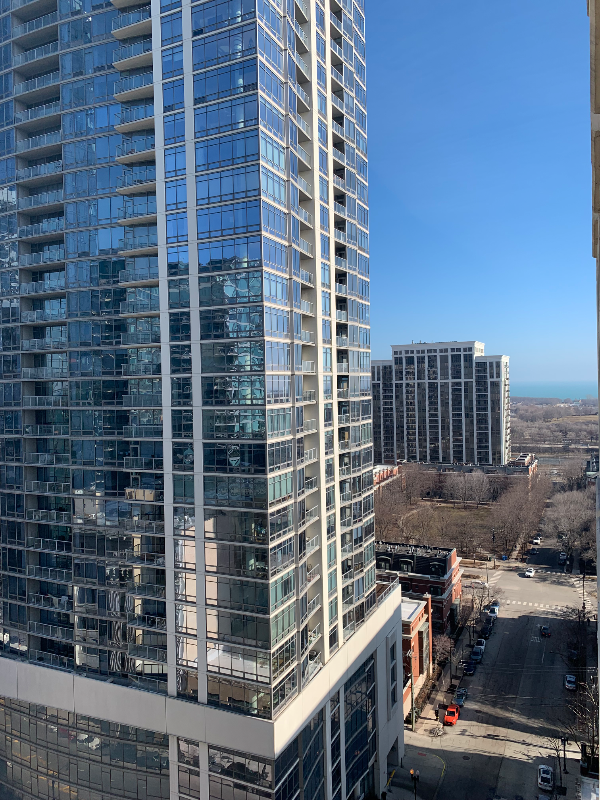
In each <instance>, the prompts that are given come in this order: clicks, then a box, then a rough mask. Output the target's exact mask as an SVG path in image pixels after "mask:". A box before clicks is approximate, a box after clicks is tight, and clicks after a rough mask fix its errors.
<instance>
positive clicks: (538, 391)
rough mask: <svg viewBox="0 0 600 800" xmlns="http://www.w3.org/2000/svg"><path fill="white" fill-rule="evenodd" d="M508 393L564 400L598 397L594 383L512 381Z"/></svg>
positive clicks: (517, 395)
mask: <svg viewBox="0 0 600 800" xmlns="http://www.w3.org/2000/svg"><path fill="white" fill-rule="evenodd" d="M510 393H511V395H512V396H513V397H558V398H560V399H561V400H565V399H566V398H567V397H568V398H570V399H571V400H581V399H585V398H586V397H598V383H597V382H596V381H512V380H511V382H510Z"/></svg>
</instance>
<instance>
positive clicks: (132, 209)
mask: <svg viewBox="0 0 600 800" xmlns="http://www.w3.org/2000/svg"><path fill="white" fill-rule="evenodd" d="M149 216H156V197H143V198H137V197H135V195H134V196H133V197H132V198H130V199H129V200H126V202H125V205H124V206H123V207H122V208H121V209H119V219H132V218H134V217H149Z"/></svg>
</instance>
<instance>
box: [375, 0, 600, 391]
mask: <svg viewBox="0 0 600 800" xmlns="http://www.w3.org/2000/svg"><path fill="white" fill-rule="evenodd" d="M588 31H589V29H588V18H587V15H586V3H585V0H503V2H502V3H490V2H486V1H485V0H453V2H450V0H430V2H423V0H410V1H409V0H399V2H398V0H396V2H392V1H391V0H367V47H368V52H367V59H368V61H367V70H368V71H367V80H368V104H369V170H370V174H369V179H370V181H369V182H370V209H371V211H370V247H371V324H372V342H371V343H372V353H373V358H388V357H389V352H390V350H389V345H390V344H394V343H397V344H401V343H404V342H406V341H412V340H415V341H419V340H423V341H435V340H460V339H479V340H481V341H483V342H485V344H486V352H488V353H506V354H507V355H509V356H510V357H511V377H512V378H513V380H519V381H523V380H563V381H565V380H587V379H593V378H594V377H595V370H596V356H595V343H596V332H595V312H594V305H595V300H594V297H595V288H594V281H595V267H594V262H593V260H592V257H591V222H590V216H591V210H590V209H591V205H590V204H591V201H590V182H591V168H590V130H589V55H588V53H589V43H588V36H589V32H588Z"/></svg>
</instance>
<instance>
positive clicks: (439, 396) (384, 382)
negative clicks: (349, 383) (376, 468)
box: [371, 341, 511, 465]
mask: <svg viewBox="0 0 600 800" xmlns="http://www.w3.org/2000/svg"><path fill="white" fill-rule="evenodd" d="M371 372H372V377H373V440H374V453H375V463H377V464H397V463H399V462H401V461H418V462H422V463H433V464H477V465H503V464H507V463H508V461H509V460H510V457H511V450H510V384H509V358H508V356H493V355H490V356H486V355H484V345H483V343H482V342H476V341H471V342H419V343H418V344H415V343H414V342H413V343H411V344H405V345H393V346H392V358H391V359H390V360H388V361H373V364H372V367H371Z"/></svg>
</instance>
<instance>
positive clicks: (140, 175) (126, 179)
mask: <svg viewBox="0 0 600 800" xmlns="http://www.w3.org/2000/svg"><path fill="white" fill-rule="evenodd" d="M154 181H156V166H154V164H152V165H147V166H143V167H132V168H130V169H126V170H124V172H123V174H122V175H119V177H118V178H117V188H119V189H127V188H128V187H130V186H139V185H141V184H144V183H154Z"/></svg>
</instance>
